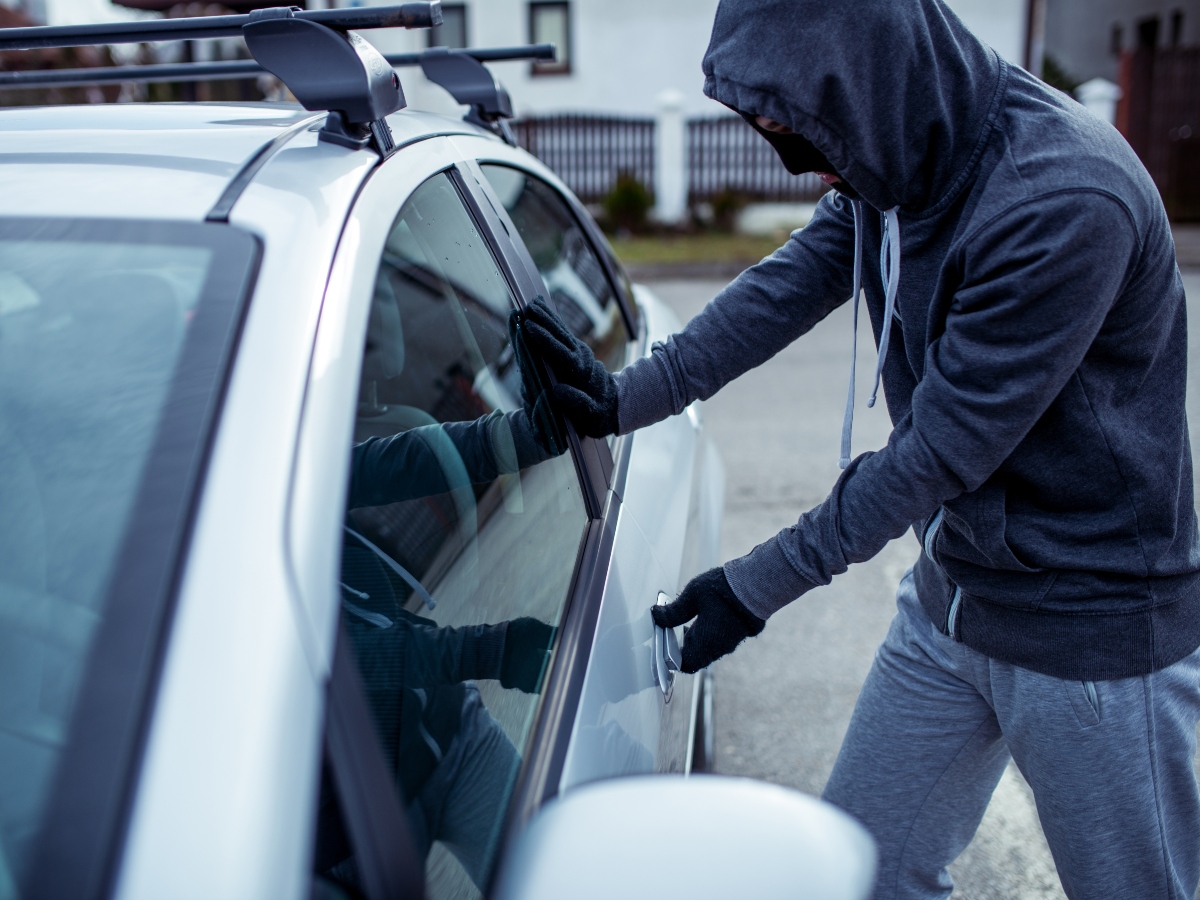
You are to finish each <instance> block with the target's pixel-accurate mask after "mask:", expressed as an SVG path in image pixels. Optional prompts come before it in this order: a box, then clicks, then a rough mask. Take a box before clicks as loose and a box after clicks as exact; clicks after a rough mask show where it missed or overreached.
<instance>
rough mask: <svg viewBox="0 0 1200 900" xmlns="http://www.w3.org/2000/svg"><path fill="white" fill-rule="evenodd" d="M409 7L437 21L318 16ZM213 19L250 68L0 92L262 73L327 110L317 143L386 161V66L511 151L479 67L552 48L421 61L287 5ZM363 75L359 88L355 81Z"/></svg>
mask: <svg viewBox="0 0 1200 900" xmlns="http://www.w3.org/2000/svg"><path fill="white" fill-rule="evenodd" d="M414 6H425V7H428V8H430V9H433V10H434V15H436V18H438V19H439V20H440V18H441V14H440V13H441V11H440V4H439V3H437V2H436V0H435V2H434V3H428V4H420V3H408V4H405V5H404V6H402V7H390V8H388V7H384V8H379V7H376V8H374V9H371V8H366V9H363V8H354V9H350V10H319V12H321V13H335V12H339V13H340V12H350V13H355V14H357V13H363V12H370V13H376V14H377V13H379V12H380V11H382V12H385V13H387V12H394V11H396V10H402V9H405V8H406V7H414ZM214 18H221V19H231V18H236V19H246V20H247V21H246V24H245V25H244V26H243V27H242V28H241V29H240V30H239V32H238V33H240V34H242V35H244V36H245V38H246V44H247V46H248V47H249V48H250V52H251V53H252V54H253V55H254V57H255V58H254V59H253V60H227V61H221V62H209V63H184V64H167V65H150V66H109V67H97V68H90V69H41V70H36V71H24V72H20V71H18V72H0V90H3V89H5V88H9V89H11V88H37V87H73V86H79V85H91V84H126V83H139V82H141V83H147V82H162V81H207V80H214V81H215V80H221V79H234V78H257V77H258V76H260V75H262V74H263V73H264V72H270V73H271V74H273V75H275V76H276V77H278V78H279V79H280V80H281V81H282V82H283V83H284V84H285V85H287V86H288V88H289V90H291V91H292V93H293V94H294V95H295V96H296V99H297V100H299V101H300V103H301V105H302V106H304V108H305V109H310V110H329V116H328V117H327V120H326V123H325V127H324V128H322V129H321V132H320V139H321V140H323V141H328V142H330V143H334V144H339V145H341V146H344V147H350V148H353V149H358V148H360V147H365V146H367V144H369V143H374V144H375V145H376V149H378V150H379V152H380V153H381V154H382V155H384V156H386V155H387V154H388V153H390V152H391V151H392V149H393V144H392V141H391V132H390V131H389V130H388V127H387V123H386V122H385V121H384V116H386V115H388V114H389V113H392V112H395V111H396V110H398V109H402V108H403V107H404V105H405V100H404V92H403V90H402V89H401V87H400V80H399V79H398V78H397V77H396V74H395V72H394V71H391V70H390V67H392V66H420V67H421V69H422V71H424V73H425V77H426V78H428V79H429V80H430V81H432V82H434V83H435V84H438V85H440V86H441V87H443V88H445V89H446V90H447V91H448V92H449V93H450V95H451V96H452V97H453V98H454V99H455V100H456V101H457V102H459V103H463V104H466V105H467V106H468V107H469V109H468V111H467V114H466V115H465V116H463V118H464V119H466V120H467V121H468V122H471V123H473V124H475V125H479V126H480V127H482V128H486V129H488V130H490V131H493V132H495V133H496V134H498V135H499V136H500V137H501V138H503V139H504V140H505V141H507V142H508V143H510V144H516V139H515V138H514V136H513V133H512V130H511V129H510V128H509V127H508V123H507V122H505V121H504V120H505V119H511V118H512V115H513V109H512V101H511V99H510V98H509V96H508V91H506V90H505V89H504V88H503V86H501V85H500V83H499V82H498V81H496V79H495V77H494V76H493V75H492V73H491V72H490V71H489V70H488V69H487V67H485V66H484V65H483V61H488V62H493V61H496V62H498V61H502V60H519V59H554V56H555V47H554V44H529V45H527V46H524V47H491V48H472V49H470V50H450V49H447V48H445V47H431V48H430V49H428V50H425V51H424V52H422V53H393V54H388V55H386V56H385V55H383V54H380V53H379V51H377V50H376V49H375V48H374V47H372V46H371V45H370V44H368V43H367V42H366V41H365V40H363V39H362V38H361V37H359V36H358V35H357V34H353V33H351V34H348V35H343V34H340V33H338V32H335V31H333V30H332V29H331V28H329V27H328V26H327V25H324V24H322V23H319V22H314V21H312V20H311V19H302V18H301V17H300V15H299V14H298V13H297V11H296V9H295V7H291V8H289V7H275V8H272V9H266V10H259V11H257V12H254V13H251V14H250V15H249V16H220V17H214ZM343 21H344V20H343ZM26 30H30V29H26ZM33 30H36V29H33ZM385 64H386V65H385ZM385 70H387V71H391V74H390V77H389V76H388V75H385ZM364 76H365V83H358V82H361V81H362V80H363V78H364ZM347 82H356V83H357V87H356V88H353V89H348V88H347V86H346V85H347Z"/></svg>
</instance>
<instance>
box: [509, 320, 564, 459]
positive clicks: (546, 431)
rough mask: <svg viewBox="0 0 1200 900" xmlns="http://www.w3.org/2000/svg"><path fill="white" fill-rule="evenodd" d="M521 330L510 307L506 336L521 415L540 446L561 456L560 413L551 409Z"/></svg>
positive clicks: (548, 395) (520, 324) (551, 406)
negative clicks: (518, 384) (514, 367)
mask: <svg viewBox="0 0 1200 900" xmlns="http://www.w3.org/2000/svg"><path fill="white" fill-rule="evenodd" d="M525 331H526V327H525V325H524V323H522V321H521V314H520V313H519V312H517V311H516V310H515V309H514V310H513V311H512V312H511V313H509V314H508V339H509V341H510V343H511V344H512V348H513V355H514V356H515V357H516V358H517V368H518V370H519V371H520V373H521V403H522V404H523V405H524V407H525V416H526V417H527V418H528V419H529V424H530V426H531V427H532V428H533V435H534V437H535V438H536V439H537V442H538V443H539V444H541V445H542V449H543V450H545V451H546V452H547V453H549V454H550V455H551V456H561V455H562V454H563V453H565V452H566V450H567V439H566V433H567V431H566V427H565V426H564V423H563V420H562V416H560V415H559V414H558V413H557V412H555V410H554V407H553V405H552V404H551V402H550V394H549V392H548V391H547V390H546V387H547V385H545V384H543V382H542V376H541V373H540V372H539V371H538V367H537V364H536V363H535V362H534V360H533V357H532V356H531V355H530V353H529V347H528V346H527V345H526V343H525Z"/></svg>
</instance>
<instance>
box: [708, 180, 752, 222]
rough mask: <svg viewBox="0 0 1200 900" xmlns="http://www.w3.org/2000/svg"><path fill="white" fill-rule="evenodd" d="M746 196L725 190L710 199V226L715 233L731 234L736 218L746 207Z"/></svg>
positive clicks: (728, 189) (729, 189)
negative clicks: (711, 225)
mask: <svg viewBox="0 0 1200 900" xmlns="http://www.w3.org/2000/svg"><path fill="white" fill-rule="evenodd" d="M746 203H747V199H746V195H745V194H742V193H739V192H738V191H735V190H733V189H731V188H725V189H724V190H722V191H721V192H720V193H719V194H717V195H716V196H715V197H713V198H712V224H713V228H715V229H716V230H717V231H724V232H731V231H733V226H734V225H736V224H737V216H738V213H740V212H741V211H742V210H743V209H744V208H745V206H746Z"/></svg>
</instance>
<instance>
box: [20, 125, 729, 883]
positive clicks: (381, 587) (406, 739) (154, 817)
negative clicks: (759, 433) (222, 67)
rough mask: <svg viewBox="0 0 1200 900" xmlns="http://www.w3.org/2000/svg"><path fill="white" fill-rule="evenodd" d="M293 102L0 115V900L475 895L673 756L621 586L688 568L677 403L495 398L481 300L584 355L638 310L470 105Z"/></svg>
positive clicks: (682, 720)
mask: <svg viewBox="0 0 1200 900" xmlns="http://www.w3.org/2000/svg"><path fill="white" fill-rule="evenodd" d="M323 120H324V116H323V115H321V114H313V113H309V112H306V111H304V110H302V109H299V108H297V107H294V106H286V105H279V104H242V105H237V104H231V105H134V104H130V105H110V106H91V107H65V108H40V109H7V110H3V111H0V898H8V897H16V896H22V897H24V896H31V897H32V896H59V897H75V898H84V897H100V896H113V895H115V896H119V897H122V898H142V897H145V898H167V897H192V896H194V897H205V898H234V897H303V896H310V895H311V896H319V897H357V896H368V897H373V896H381V895H383V894H381V891H382V892H383V893H384V894H386V892H387V891H388V890H389V888H388V887H387V886H388V884H394V883H395V881H396V880H397V879H399V880H401V881H403V880H404V879H405V878H412V877H414V876H413V874H412V869H413V867H414V866H416V867H417V868H419V869H420V870H423V873H424V878H425V891H426V894H427V896H429V897H431V898H442V897H468V896H478V895H479V894H480V893H481V892H487V891H488V890H489V886H490V885H491V884H492V881H493V878H494V876H495V873H496V871H497V868H498V866H497V863H498V860H500V859H501V858H502V857H503V855H504V854H505V852H506V847H507V846H508V839H509V836H510V835H512V834H514V833H516V831H517V829H518V827H519V826H521V825H522V824H523V823H525V822H526V821H527V820H529V819H530V817H531V816H533V815H534V813H535V812H536V811H537V810H538V809H539V808H540V807H542V806H543V804H545V803H546V802H547V801H548V800H550V799H551V798H553V797H555V796H556V795H559V794H563V793H566V792H569V791H571V790H572V789H573V788H576V787H578V786H580V785H584V784H585V783H588V782H594V781H597V780H599V779H606V778H610V777H612V776H618V775H633V774H639V773H653V772H679V773H686V772H689V771H691V770H693V769H701V768H703V767H704V765H705V762H706V761H707V760H708V759H709V758H710V755H711V750H710V749H706V742H707V740H708V736H709V735H710V734H711V730H710V728H711V726H710V723H709V721H708V717H707V714H706V710H707V709H709V708H711V704H710V703H705V702H704V701H705V691H704V689H703V687H702V685H703V682H702V681H701V680H700V678H699V677H693V676H685V675H677V673H676V672H675V671H673V663H672V656H673V655H674V653H675V652H676V651H675V649H674V647H675V643H676V639H677V637H678V636H677V635H675V634H673V633H672V634H668V633H663V632H659V633H658V634H655V629H654V627H653V625H652V622H651V618H650V615H649V612H648V610H649V607H650V606H651V605H652V604H654V603H655V602H657V600H658V599H659V598H660V597H663V598H669V597H673V596H674V594H675V593H676V591H677V590H678V589H679V588H680V587H681V586H682V585H683V584H685V583H686V582H687V580H688V579H689V578H690V577H692V576H693V575H695V574H697V573H698V572H700V571H702V570H704V569H706V568H708V567H710V566H712V565H715V564H717V563H718V562H719V560H718V556H717V553H718V535H719V529H720V522H721V514H722V505H723V499H722V498H723V476H722V467H721V462H720V460H719V458H718V456H717V454H716V452H715V451H714V449H713V446H712V444H711V443H710V442H709V441H708V440H707V439H706V437H705V433H704V429H703V425H702V419H701V415H700V411H699V410H698V409H697V408H695V407H693V408H689V409H688V411H687V414H686V415H684V416H679V417H676V418H674V419H671V420H668V421H665V422H663V423H661V424H659V425H656V426H654V427H652V428H648V429H645V430H643V431H641V432H638V433H637V434H636V435H630V436H626V437H620V438H614V439H610V440H607V441H604V440H592V439H586V438H580V437H578V436H577V435H576V434H575V433H574V432H573V431H572V430H571V429H570V428H569V427H567V426H565V425H564V423H562V422H561V420H557V419H556V417H555V416H554V415H553V411H552V410H547V409H546V408H545V407H543V408H541V409H540V410H539V411H538V413H537V414H536V415H535V414H534V410H533V403H534V401H535V400H536V398H537V396H538V389H537V382H538V380H539V378H540V377H541V375H542V374H543V370H542V369H540V367H539V365H538V363H537V361H536V360H532V359H530V358H523V353H524V351H523V341H522V339H521V335H520V326H521V318H520V314H519V312H517V313H516V314H514V311H519V310H521V309H522V308H523V306H524V305H525V304H526V303H528V302H530V301H532V300H533V299H534V298H535V297H536V296H537V295H539V294H540V295H542V296H545V297H549V298H551V299H552V301H553V304H554V305H555V307H556V308H557V311H558V313H559V315H560V316H561V317H562V319H563V320H564V321H565V322H566V323H567V324H568V326H569V327H570V328H571V329H572V330H573V331H574V332H575V333H576V334H578V335H580V336H581V337H583V338H584V339H585V340H586V341H587V342H588V343H589V344H590V345H591V346H592V348H593V350H594V352H595V353H596V356H597V357H598V358H599V359H600V360H601V361H603V362H604V364H605V365H606V366H607V367H608V368H609V369H610V370H616V369H619V368H621V367H622V366H625V365H627V364H628V363H629V362H630V361H632V360H634V359H637V358H639V357H641V356H643V355H645V354H647V353H648V352H649V347H650V345H651V343H652V342H654V341H656V340H660V339H663V338H665V337H666V336H667V335H668V334H670V333H671V332H672V331H673V330H675V329H676V328H678V326H679V323H678V321H677V320H676V318H675V317H674V316H673V315H672V313H671V312H670V310H668V309H667V308H666V307H665V306H664V305H663V304H662V303H661V302H659V301H658V300H656V299H655V297H654V296H653V294H652V293H650V292H649V291H648V290H646V289H644V288H642V287H638V286H635V285H631V284H630V282H629V280H628V278H627V277H626V276H625V275H624V273H623V271H622V269H621V266H620V264H619V263H618V262H617V261H616V260H615V258H614V257H613V255H612V252H611V250H610V249H609V247H608V245H607V243H606V242H605V240H604V238H603V236H602V235H601V233H600V232H599V230H598V229H597V228H596V226H595V224H594V223H593V222H592V220H591V219H590V217H589V216H588V214H587V213H586V212H585V211H584V209H583V208H582V206H581V205H580V204H579V203H578V201H577V200H576V199H575V198H574V197H573V196H572V195H571V193H570V192H569V191H568V190H567V189H566V188H565V187H564V185H563V184H562V183H561V182H560V181H559V180H558V179H557V178H556V177H555V176H554V175H553V173H551V172H550V171H549V170H547V169H546V168H545V167H544V166H543V165H541V164H540V163H539V162H538V161H537V160H536V159H534V158H533V157H532V156H530V155H529V154H527V153H525V152H524V151H522V150H520V149H518V148H515V147H513V146H510V145H509V144H507V143H505V142H504V141H503V140H500V139H499V138H497V136H496V135H495V134H493V133H491V132H490V131H488V130H485V129H483V128H479V127H476V126H474V125H471V124H468V123H466V122H463V121H458V120H454V119H448V118H442V117H437V116H432V115H428V114H422V113H418V112H412V111H402V112H399V113H396V114H393V115H391V116H389V117H388V124H389V125H390V127H391V130H392V133H393V135H394V140H395V143H396V145H397V147H398V149H397V150H396V151H395V152H394V153H392V154H391V155H390V156H388V157H387V158H386V159H381V157H380V155H378V154H376V153H374V152H361V151H354V150H351V149H346V148H344V147H339V146H335V145H333V144H331V143H328V142H321V141H318V134H317V131H318V129H319V128H320V126H321V123H322V121H323ZM525 356H527V354H525ZM527 406H528V407H529V412H528V413H527V412H526V407H527ZM401 846H403V847H405V848H407V849H406V850H405V852H400V851H399V850H396V849H395V848H397V847H401ZM406 866H407V868H405V867H406ZM416 877H417V878H418V880H419V874H418V876H416ZM389 879H391V881H390V882H389ZM381 886H382V887H381Z"/></svg>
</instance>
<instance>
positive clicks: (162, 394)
mask: <svg viewBox="0 0 1200 900" xmlns="http://www.w3.org/2000/svg"><path fill="white" fill-rule="evenodd" d="M206 228H207V229H208V231H205V230H204V229H206ZM212 228H213V227H212V226H181V225H173V224H163V223H132V222H131V223H88V222H62V221H57V222H56V221H53V220H45V221H43V222H41V223H33V222H30V221H28V220H26V221H21V220H16V221H14V222H0V798H2V799H0V895H4V896H9V895H10V892H11V891H14V890H16V887H15V886H16V885H19V884H20V883H22V882H23V881H25V880H26V877H27V871H26V867H27V866H28V865H29V864H30V856H31V853H32V852H33V842H34V840H35V839H36V837H37V836H38V834H39V832H40V831H41V830H42V826H43V824H44V817H45V816H46V815H48V806H47V803H48V800H49V797H50V791H51V787H52V782H53V780H54V778H55V776H56V773H57V769H58V766H59V762H60V760H61V758H62V757H63V756H64V753H65V752H66V750H67V744H68V738H70V737H71V736H72V735H71V733H70V730H69V726H70V723H71V722H72V721H73V720H74V717H73V711H74V707H75V706H76V698H77V695H79V694H80V693H81V692H83V691H85V685H84V683H83V679H84V671H85V664H86V663H87V662H88V660H89V659H92V658H93V657H94V656H95V653H96V650H97V647H96V646H94V645H96V643H97V641H96V638H97V635H98V634H99V633H100V632H101V630H102V626H103V623H104V621H105V618H106V616H107V615H108V613H109V612H110V606H111V603H110V600H111V596H112V594H113V592H114V591H120V590H121V588H119V587H117V588H114V586H113V585H114V584H118V585H119V584H121V583H123V582H122V578H123V577H125V576H126V572H123V571H120V570H119V569H118V559H119V558H120V554H121V552H122V547H123V546H124V543H125V541H126V539H127V531H128V530H129V529H130V528H131V527H133V525H132V524H131V523H134V522H135V520H137V521H143V520H144V518H145V516H146V514H147V510H148V509H151V508H152V507H153V506H154V504H156V503H158V504H169V502H170V498H171V497H173V496H174V492H175V491H183V490H185V489H186V487H185V486H186V483H187V479H188V475H187V471H190V470H191V468H192V464H191V463H190V462H188V459H187V457H188V454H187V453H184V454H183V457H184V459H183V460H182V463H183V468H184V469H185V470H187V471H178V470H177V468H172V467H170V466H165V464H164V463H163V461H162V460H161V459H159V461H158V463H157V465H156V468H155V469H154V470H153V471H154V472H155V473H156V476H155V477H156V481H155V484H156V486H157V490H156V491H155V492H153V493H152V494H147V493H146V492H145V491H144V490H143V489H142V481H143V477H144V476H145V474H146V472H147V471H148V467H149V466H150V462H151V459H152V456H153V454H154V448H155V447H156V440H157V435H158V433H159V430H160V425H161V424H162V423H163V422H164V420H165V421H168V422H169V423H171V425H172V426H174V427H177V428H178V429H179V430H181V431H185V432H186V431H187V430H188V428H189V427H190V426H188V425H187V424H186V420H185V419H182V418H180V415H181V413H180V410H181V408H186V407H187V404H186V403H181V402H180V401H179V399H178V397H175V396H174V395H173V394H172V393H171V389H172V388H171V386H172V382H173V380H174V378H175V376H176V371H177V369H179V368H180V367H181V366H182V367H183V370H186V372H185V374H186V375H187V377H189V378H192V379H193V381H192V385H193V394H197V393H199V398H200V402H201V405H203V393H202V389H203V388H204V386H205V385H204V381H203V379H201V378H198V377H197V371H198V370H197V366H198V365H199V364H198V363H197V360H198V359H199V358H200V357H199V356H198V355H197V353H196V351H195V350H194V345H188V343H187V342H188V341H189V340H191V339H192V338H193V337H195V334H194V332H195V331H196V325H195V323H196V322H197V321H203V323H204V327H205V328H207V327H208V323H210V322H211V318H210V317H209V311H210V307H212V306H213V302H212V299H213V298H212V295H213V290H214V289H213V280H214V279H215V280H217V281H221V280H222V277H223V276H221V275H220V274H219V273H220V272H222V271H228V272H230V273H236V277H237V278H241V277H243V272H244V268H245V266H246V263H247V259H248V253H250V251H246V250H245V249H244V248H242V249H240V250H239V249H238V248H237V247H236V246H235V247H234V251H235V252H233V258H229V257H221V255H220V253H219V251H218V247H219V246H221V245H222V243H224V244H227V245H231V246H232V244H230V240H232V238H233V237H240V238H244V239H245V242H248V243H249V244H250V245H253V244H254V242H253V239H252V238H250V237H249V235H244V234H241V233H240V232H239V233H237V235H232V234H222V235H218V236H216V237H215V238H213V231H212ZM225 231H226V232H230V233H231V232H232V229H226V230H225ZM206 235H207V237H206ZM210 238H213V239H214V240H216V243H215V244H214V243H213V242H212V240H210ZM226 238H230V240H226ZM233 244H237V241H233ZM227 249H228V248H227ZM214 272H217V273H218V274H215V275H214V274H213V273H214ZM220 290H221V291H228V290H232V291H233V292H234V294H235V295H236V293H237V285H236V284H235V285H232V286H231V285H229V284H225V285H223V286H222V287H221V289H220ZM224 304H225V301H224V300H223V299H218V300H217V301H216V304H215V305H216V307H223V305H224ZM230 305H236V304H230ZM198 316H199V317H201V318H200V319H198V318H197V317H198ZM202 331H203V329H202ZM185 346H193V351H192V354H191V356H187V355H185ZM220 354H221V348H220V347H217V348H216V349H215V351H214V355H215V356H218V357H219V356H220ZM181 359H182V360H184V362H183V363H181ZM181 377H183V376H181ZM173 397H174V400H172V399H171V398H173ZM162 473H170V474H169V475H164V474H162ZM181 485H183V486H181ZM160 508H161V507H160ZM139 511H140V512H139ZM139 514H140V515H141V516H142V519H140V520H139V519H137V516H138V515H139ZM172 521H173V520H172V519H171V518H170V517H169V516H164V515H159V516H158V519H157V520H156V529H157V532H156V533H161V532H164V531H166V532H169V531H170V529H171V528H172V527H173V525H172ZM143 527H144V524H143ZM137 537H139V539H142V538H145V535H144V534H143V533H142V532H138V533H137ZM158 543H159V542H158V541H157V540H156V539H154V538H149V539H144V540H142V542H141V543H140V544H139V547H140V548H141V550H142V551H143V552H144V553H145V554H147V555H149V556H153V558H154V559H158V556H156V555H155V554H158V553H160V552H163V551H162V548H161V547H159V546H158ZM165 555H168V556H169V551H166V552H165ZM155 564H156V563H150V565H155ZM162 565H164V566H169V562H163V563H162ZM142 591H143V592H144V594H145V597H146V600H145V602H147V603H151V604H152V603H154V602H157V599H158V596H159V592H158V591H157V590H155V589H154V587H153V586H143V588H142ZM125 596H126V595H124V594H122V597H125ZM140 596H141V595H139V598H140ZM139 602H141V600H140V599H139ZM127 606H128V604H126V607H123V609H124V608H127ZM139 610H144V611H145V613H146V615H150V614H151V612H152V610H150V609H148V608H146V607H139ZM128 665H130V666H136V661H133V660H130V661H129V662H128ZM106 675H109V676H110V680H109V681H108V682H107V690H108V693H107V694H106V695H105V698H104V699H105V702H106V703H108V704H110V705H111V706H110V707H106V709H109V710H110V711H111V710H114V709H115V708H116V707H117V706H118V705H119V704H121V703H126V702H135V701H134V700H131V699H130V698H129V697H127V696H126V695H125V694H124V693H123V692H122V688H123V686H124V684H125V682H124V680H123V675H124V670H121V671H120V672H109V671H106ZM118 718H119V717H118V716H115V715H114V716H113V719H114V720H116V719H118ZM113 727H114V728H115V727H118V726H116V725H114V726H113ZM101 775H102V773H96V777H101ZM72 827H78V829H79V830H78V833H77V834H76V840H78V838H79V836H80V835H81V834H83V833H85V832H86V831H87V827H88V826H87V825H86V824H84V825H82V826H81V825H80V823H72ZM6 886H7V888H6Z"/></svg>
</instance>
